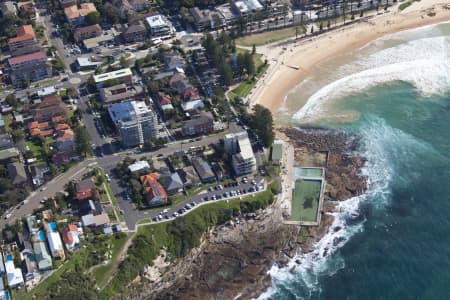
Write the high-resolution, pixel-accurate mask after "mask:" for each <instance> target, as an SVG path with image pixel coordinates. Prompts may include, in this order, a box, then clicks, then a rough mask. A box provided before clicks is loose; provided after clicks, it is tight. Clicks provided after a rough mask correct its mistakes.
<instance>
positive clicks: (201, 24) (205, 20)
mask: <svg viewBox="0 0 450 300" xmlns="http://www.w3.org/2000/svg"><path fill="white" fill-rule="evenodd" d="M189 12H190V14H191V16H192V17H193V18H194V25H195V28H196V29H197V31H200V32H201V31H203V30H205V29H209V28H211V18H210V16H209V15H210V13H211V11H210V10H209V9H202V10H201V9H199V8H198V7H192V8H191V9H189Z"/></svg>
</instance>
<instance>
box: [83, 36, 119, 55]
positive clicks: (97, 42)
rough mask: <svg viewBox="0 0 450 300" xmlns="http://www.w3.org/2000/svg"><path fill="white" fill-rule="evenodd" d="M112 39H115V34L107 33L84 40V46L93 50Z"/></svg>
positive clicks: (88, 49)
mask: <svg viewBox="0 0 450 300" xmlns="http://www.w3.org/2000/svg"><path fill="white" fill-rule="evenodd" d="M112 41H114V36H113V35H112V34H110V33H107V34H103V35H100V36H97V37H93V38H90V39H85V40H83V46H84V48H85V49H86V50H87V51H92V50H94V49H97V48H98V47H100V46H102V45H107V44H108V43H111V42H112Z"/></svg>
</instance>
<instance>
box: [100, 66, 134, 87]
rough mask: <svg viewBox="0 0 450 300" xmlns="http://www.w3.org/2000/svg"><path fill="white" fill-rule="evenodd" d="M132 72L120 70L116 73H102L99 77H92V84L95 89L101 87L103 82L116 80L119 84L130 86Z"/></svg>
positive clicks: (126, 69) (128, 69)
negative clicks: (93, 83)
mask: <svg viewBox="0 0 450 300" xmlns="http://www.w3.org/2000/svg"><path fill="white" fill-rule="evenodd" d="M132 77H133V72H131V69H130V68H125V69H120V70H116V71H112V72H109V73H103V74H99V75H94V82H95V85H96V86H97V88H101V87H103V85H104V84H105V81H107V80H112V79H117V80H118V81H119V83H125V84H131V83H132V81H133V80H132V79H133V78H132Z"/></svg>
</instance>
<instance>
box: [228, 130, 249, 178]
mask: <svg viewBox="0 0 450 300" xmlns="http://www.w3.org/2000/svg"><path fill="white" fill-rule="evenodd" d="M224 145H225V150H226V151H227V152H228V153H229V154H231V155H232V156H231V164H232V166H233V170H234V172H235V174H236V175H237V176H240V175H244V174H250V173H253V172H255V171H256V159H255V155H254V153H253V149H252V145H251V143H250V140H249V139H248V134H247V132H246V131H243V132H238V133H230V134H227V135H225V139H224Z"/></svg>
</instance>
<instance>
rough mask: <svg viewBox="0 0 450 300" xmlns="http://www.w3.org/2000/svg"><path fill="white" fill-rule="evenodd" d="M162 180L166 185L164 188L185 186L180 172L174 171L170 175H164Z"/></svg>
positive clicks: (172, 188)
mask: <svg viewBox="0 0 450 300" xmlns="http://www.w3.org/2000/svg"><path fill="white" fill-rule="evenodd" d="M161 182H162V183H163V185H164V188H165V189H166V190H167V191H169V190H179V189H181V188H183V181H182V180H181V177H180V175H178V173H172V174H170V175H162V176H161Z"/></svg>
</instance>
